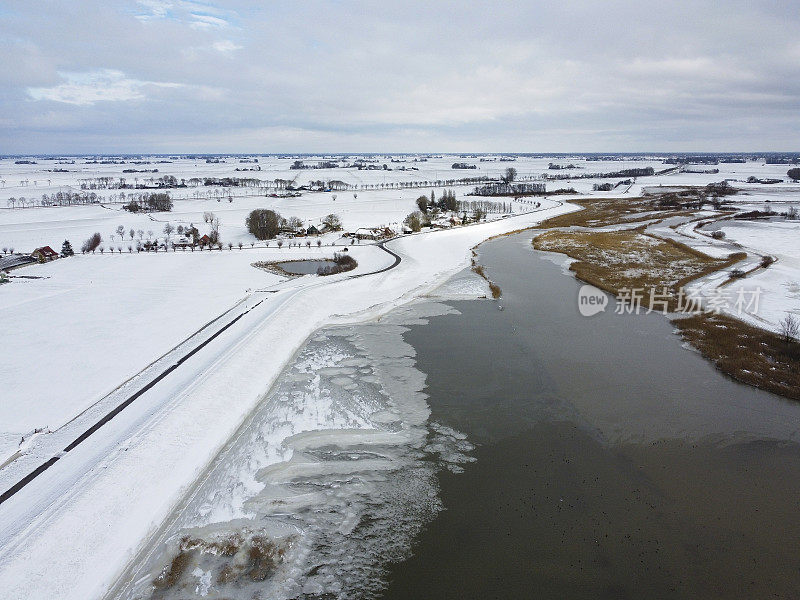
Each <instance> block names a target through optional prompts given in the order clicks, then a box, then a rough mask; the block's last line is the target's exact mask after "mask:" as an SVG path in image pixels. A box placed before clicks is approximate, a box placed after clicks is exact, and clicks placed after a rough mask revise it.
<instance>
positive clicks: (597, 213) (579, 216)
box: [534, 198, 694, 229]
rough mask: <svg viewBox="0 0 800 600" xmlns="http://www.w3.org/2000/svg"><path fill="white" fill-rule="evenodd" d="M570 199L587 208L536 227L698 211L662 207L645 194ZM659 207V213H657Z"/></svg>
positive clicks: (596, 224) (644, 218) (634, 219)
mask: <svg viewBox="0 0 800 600" xmlns="http://www.w3.org/2000/svg"><path fill="white" fill-rule="evenodd" d="M570 203H572V204H578V205H579V206H582V207H583V210H579V211H576V212H571V213H567V214H564V215H558V216H556V217H553V218H551V219H547V220H545V221H543V222H542V223H540V224H539V225H536V226H534V228H535V229H550V228H553V227H605V226H607V225H619V224H621V223H639V222H642V221H649V220H650V219H666V218H667V217H675V216H678V215H691V214H694V212H693V211H690V210H663V209H662V210H659V209H658V208H657V207H656V206H654V205H653V201H652V199H644V198H587V199H582V200H570ZM656 211H657V214H654V213H655V212H656ZM647 213H651V214H647Z"/></svg>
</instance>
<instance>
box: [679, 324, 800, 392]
mask: <svg viewBox="0 0 800 600" xmlns="http://www.w3.org/2000/svg"><path fill="white" fill-rule="evenodd" d="M675 326H676V327H677V328H678V331H679V332H680V334H681V337H683V339H684V340H686V341H688V342H689V343H690V344H691V345H692V346H694V347H695V348H697V349H698V350H699V351H700V352H701V353H702V355H703V356H704V357H706V358H707V359H709V360H710V361H711V362H713V363H714V365H715V366H716V367H717V368H718V369H719V370H720V371H722V372H723V373H725V374H727V375H729V376H731V377H733V378H734V379H736V380H737V381H741V382H743V383H747V384H750V385H753V386H755V387H758V388H761V389H764V390H768V391H770V392H773V393H775V394H779V395H781V396H785V397H787V398H792V399H793V400H800V344H798V343H797V342H789V343H787V342H785V341H783V340H782V339H780V337H779V336H777V335H775V334H773V333H770V332H768V331H764V330H763V329H759V328H758V327H753V326H751V325H747V324H746V323H743V322H741V321H739V320H738V319H734V318H732V317H728V316H725V315H709V314H703V315H694V316H691V317H687V318H685V319H678V320H676V321H675Z"/></svg>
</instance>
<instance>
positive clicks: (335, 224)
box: [322, 213, 342, 231]
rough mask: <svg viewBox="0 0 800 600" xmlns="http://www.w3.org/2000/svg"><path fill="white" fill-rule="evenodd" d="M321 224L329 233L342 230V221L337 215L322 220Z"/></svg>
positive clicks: (330, 215)
mask: <svg viewBox="0 0 800 600" xmlns="http://www.w3.org/2000/svg"><path fill="white" fill-rule="evenodd" d="M322 224H323V225H325V227H327V228H328V229H330V230H331V231H339V230H340V229H341V228H342V220H341V219H340V218H339V215H337V214H333V213H331V214H329V215H328V216H326V217H325V218H324V219H322Z"/></svg>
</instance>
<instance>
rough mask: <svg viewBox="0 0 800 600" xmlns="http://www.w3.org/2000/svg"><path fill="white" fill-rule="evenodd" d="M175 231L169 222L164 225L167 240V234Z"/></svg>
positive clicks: (169, 234)
mask: <svg viewBox="0 0 800 600" xmlns="http://www.w3.org/2000/svg"><path fill="white" fill-rule="evenodd" d="M174 231H175V227H173V226H172V225H171V224H170V223H167V224H166V225H164V235H165V236H167V238H166V239H167V240H169V236H171V235H172V233H173V232H174Z"/></svg>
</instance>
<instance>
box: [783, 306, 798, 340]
mask: <svg viewBox="0 0 800 600" xmlns="http://www.w3.org/2000/svg"><path fill="white" fill-rule="evenodd" d="M778 325H779V327H780V330H781V337H782V338H783V341H784V342H786V343H787V344H791V343H792V342H796V341H797V336H798V335H800V321H798V320H797V319H796V318H795V316H794V315H792V314H789V313H787V314H786V316H785V317H784V318H783V320H782V321H781V322H780V323H778Z"/></svg>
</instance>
